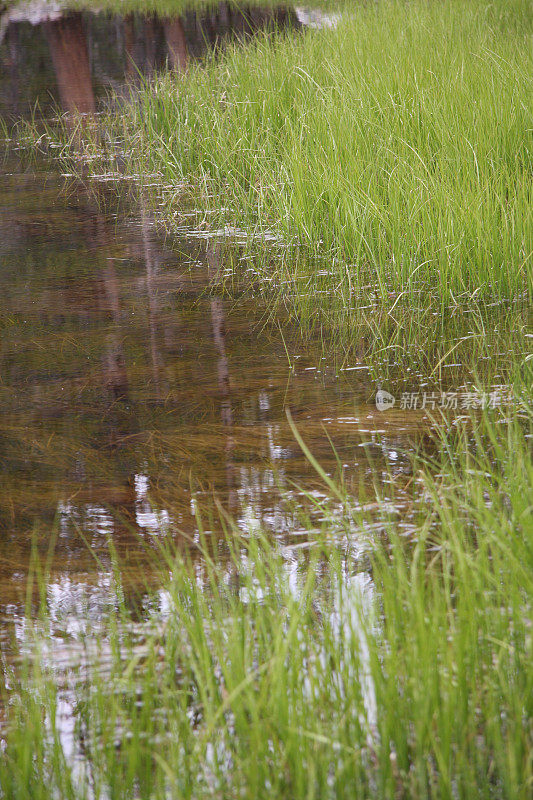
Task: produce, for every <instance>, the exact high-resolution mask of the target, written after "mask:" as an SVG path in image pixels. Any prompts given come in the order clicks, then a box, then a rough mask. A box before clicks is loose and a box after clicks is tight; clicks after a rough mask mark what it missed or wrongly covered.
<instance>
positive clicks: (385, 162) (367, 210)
mask: <svg viewBox="0 0 533 800" xmlns="http://www.w3.org/2000/svg"><path fill="white" fill-rule="evenodd" d="M529 12H530V6H529V3H527V2H525V1H524V2H523V1H522V0H513V2H507V1H506V2H502V1H501V0H498V2H495V3H488V2H486V0H474V2H471V1H469V2H461V0H458V1H456V2H429V3H427V2H414V3H404V2H395V1H394V0H391V2H383V3H377V4H374V3H369V4H364V5H362V6H357V8H356V10H355V11H354V13H353V14H352V15H345V18H344V20H343V22H342V23H341V24H339V26H338V27H337V29H336V30H318V31H317V30H312V31H306V32H305V33H302V34H301V35H299V36H296V37H295V36H293V35H291V36H287V37H282V36H280V37H278V38H277V39H276V40H274V41H272V39H271V38H268V37H267V38H264V39H261V38H260V39H259V40H257V39H256V40H254V41H253V42H252V43H250V44H249V45H248V46H246V47H244V48H241V47H239V48H235V49H233V50H230V51H229V52H228V53H226V54H225V55H224V56H223V58H222V59H221V61H213V63H211V64H209V65H208V66H207V67H205V66H202V67H198V68H193V69H191V71H190V72H189V74H187V75H186V76H180V77H176V75H175V74H171V73H168V74H167V75H166V76H165V77H163V78H162V79H160V80H158V81H157V82H156V83H155V85H149V86H147V87H146V89H145V91H144V92H141V95H140V97H139V100H138V102H136V103H133V104H132V105H131V106H130V107H129V109H128V110H126V112H125V113H124V115H121V122H123V124H124V127H123V131H122V132H123V136H124V142H125V148H126V151H127V154H128V156H127V157H128V159H130V158H131V164H132V166H133V168H134V169H135V171H137V172H139V173H149V174H154V173H159V174H160V176H161V180H162V182H163V183H164V184H165V185H166V186H170V187H172V186H173V187H175V188H174V191H173V192H170V193H168V195H167V201H166V214H167V218H168V219H171V220H172V219H174V220H175V219H176V217H177V219H178V221H179V218H180V217H179V214H180V208H181V207H183V203H184V201H185V200H186V198H189V200H190V199H191V198H192V199H193V201H194V202H195V203H196V204H197V205H198V204H199V206H200V209H204V210H205V209H207V210H210V211H215V212H216V211H217V210H218V211H220V208H221V206H223V207H224V211H223V212H221V213H220V217H221V218H219V219H217V220H216V223H215V224H217V225H218V224H220V222H221V220H222V221H225V222H228V223H231V224H233V225H238V226H239V227H240V228H243V227H244V228H247V229H249V230H250V229H254V230H255V231H256V233H259V234H261V233H262V232H263V233H264V232H265V231H267V230H268V231H274V232H275V233H276V234H278V235H279V236H280V237H281V238H282V239H283V240H285V241H287V242H290V243H298V244H299V245H300V246H304V247H305V248H307V250H308V251H310V252H313V253H316V252H318V253H322V254H325V255H326V256H327V258H328V259H329V262H330V263H329V265H328V269H331V271H332V275H331V278H330V279H329V281H326V282H325V283H326V286H327V288H328V290H329V291H330V292H332V293H336V292H338V291H339V287H344V289H345V290H346V291H348V290H350V289H352V290H354V289H357V287H361V286H366V285H367V284H369V283H370V284H371V285H372V286H377V287H378V291H379V294H380V296H381V297H382V298H387V297H388V295H389V293H390V292H406V293H407V294H411V293H412V292H413V291H414V292H417V291H420V290H422V291H426V292H428V293H435V294H436V295H437V296H439V297H444V298H446V299H447V300H450V299H453V298H454V297H455V296H456V295H457V294H461V293H467V294H470V295H472V294H475V295H476V296H479V295H484V296H491V297H494V296H497V297H502V296H509V295H513V296H517V295H522V294H523V293H528V294H530V293H531V261H530V256H531V251H532V243H533V237H532V230H533V227H532V216H531V181H530V176H531V150H530V143H531V140H530V135H531V134H530V131H531V120H532V114H531V111H532V107H531V96H532V92H531V74H532V60H531V48H530V41H531V39H530V37H531V25H532V23H531V20H532V17H531V14H530V13H529ZM289 258H290V256H289ZM332 262H333V266H331V264H332ZM274 269H275V267H274ZM275 278H276V273H274V274H273V279H274V280H275Z"/></svg>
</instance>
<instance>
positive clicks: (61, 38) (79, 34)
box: [43, 13, 96, 114]
mask: <svg viewBox="0 0 533 800" xmlns="http://www.w3.org/2000/svg"><path fill="white" fill-rule="evenodd" d="M43 28H44V31H45V34H46V39H47V41H48V46H49V48H50V54H51V56H52V62H53V65H54V71H55V74H56V79H57V86H58V89H59V96H60V98H61V105H62V106H63V108H64V109H65V111H78V112H80V113H82V114H91V113H94V111H95V110H96V103H95V99H94V91H93V86H92V81H91V69H90V66H89V53H88V50H87V41H86V38H85V30H84V26H83V21H82V16H81V13H74V14H68V15H67V16H65V17H62V18H61V19H59V20H57V21H54V22H50V21H48V22H45V23H44V25H43Z"/></svg>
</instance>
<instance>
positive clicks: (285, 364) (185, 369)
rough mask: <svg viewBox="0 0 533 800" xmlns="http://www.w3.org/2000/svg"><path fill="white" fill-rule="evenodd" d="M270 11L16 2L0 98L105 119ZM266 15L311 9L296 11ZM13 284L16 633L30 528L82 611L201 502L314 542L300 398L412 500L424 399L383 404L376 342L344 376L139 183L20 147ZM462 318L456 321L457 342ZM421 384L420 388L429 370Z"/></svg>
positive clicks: (1, 274)
mask: <svg viewBox="0 0 533 800" xmlns="http://www.w3.org/2000/svg"><path fill="white" fill-rule="evenodd" d="M273 14H274V12H272V11H258V10H254V11H253V12H252V11H244V12H240V13H238V14H237V13H236V12H235V11H231V10H229V8H228V6H227V5H226V4H224V3H221V4H220V6H219V8H218V10H215V11H214V12H211V13H209V14H207V13H206V14H204V15H194V14H188V15H184V16H183V17H181V18H178V19H176V20H168V19H158V18H156V17H154V16H149V17H148V16H146V17H140V16H129V17H125V18H118V17H110V16H106V15H88V14H81V13H76V14H67V15H62V14H61V12H60V11H59V10H56V11H53V13H52V12H49V13H47V14H45V15H41V16H39V14H38V13H37V12H36V13H35V15H34V16H31V14H29V13H27V14H26V17H25V16H24V14H22V13H19V15H18V17H17V14H16V13H15V12H10V16H9V18H8V17H7V16H6V17H5V18H4V23H3V26H2V35H3V44H2V46H1V49H0V64H1V69H2V72H1V76H0V110H1V113H2V114H3V116H4V118H5V119H7V120H10V121H12V120H14V119H15V120H16V119H17V118H20V117H23V116H25V115H28V113H29V112H30V110H31V108H32V107H33V106H34V105H35V103H36V101H38V102H39V104H40V108H41V113H49V112H51V109H52V104H53V103H59V104H60V105H61V106H62V108H63V109H64V110H66V111H70V110H72V109H74V108H77V109H78V110H81V111H85V112H92V111H94V110H96V109H97V107H98V103H99V99H100V98H102V97H103V96H104V95H105V91H106V90H107V89H109V88H111V89H113V90H116V91H119V92H121V91H126V90H127V91H130V90H131V82H132V81H133V82H134V81H135V80H136V79H138V76H139V74H144V75H148V76H150V75H151V74H152V73H153V72H154V71H155V70H157V69H159V68H162V67H163V66H164V65H165V64H166V63H168V64H169V65H170V66H171V68H175V69H181V68H183V67H184V65H185V64H186V63H187V61H188V59H189V58H196V57H200V56H201V55H202V54H203V53H204V52H205V50H206V48H207V47H212V46H214V45H220V44H221V43H223V42H225V41H227V40H228V39H229V38H230V37H231V36H235V35H240V36H242V35H249V34H250V33H251V32H252V31H253V30H254V28H261V27H264V26H266V25H268V24H270V23H271V22H272V19H273ZM275 18H276V21H277V22H278V23H280V22H281V23H283V24H286V25H290V26H293V27H297V26H298V25H299V24H300V22H299V18H298V16H297V15H296V13H295V12H292V11H289V10H281V11H280V10H278V11H276V12H275ZM126 87H127V89H126ZM230 251H231V257H232V261H233V262H234V261H235V259H236V258H237V259H239V258H240V259H243V261H242V264H243V269H242V274H243V285H242V286H241V287H239V285H238V284H237V285H236V284H235V282H232V283H231V290H229V289H227V288H224V281H223V278H224V276H225V270H226V258H227V256H228V253H229V252H230ZM0 284H1V290H2V306H1V309H0V333H1V337H2V338H1V350H0V407H1V416H0V459H1V464H0V468H1V471H0V541H1V557H0V619H1V621H2V622H1V624H2V629H1V631H2V633H1V635H2V637H3V638H4V637H7V635H8V633H9V632H10V631H12V629H13V623H14V624H15V627H16V628H17V626H18V628H20V625H21V624H22V622H23V620H24V617H25V615H26V614H27V613H28V608H30V609H31V608H33V609H35V604H36V602H37V596H36V595H35V597H34V602H33V605H32V604H31V603H30V606H29V607H28V605H27V603H26V600H27V597H26V593H27V578H28V571H29V567H30V561H31V558H30V556H31V551H32V543H34V544H35V546H36V547H37V551H38V553H39V554H40V556H41V557H42V558H44V557H45V555H46V553H47V552H48V549H49V546H50V540H51V531H55V532H56V534H57V537H56V538H54V548H55V555H54V558H53V567H52V570H51V574H50V578H49V585H48V587H47V600H48V604H49V607H50V610H51V612H52V613H53V614H54V615H56V617H58V618H59V617H61V618H62V619H63V620H65V619H68V621H69V625H70V626H75V625H76V624H81V623H82V621H87V620H91V621H93V622H94V621H96V620H97V619H98V616H99V615H100V614H101V613H102V610H103V609H104V608H105V607H106V605H108V604H109V603H110V602H112V599H111V598H110V591H109V586H110V582H111V574H112V567H111V562H110V556H109V550H108V545H109V540H110V538H111V539H112V542H113V545H114V547H115V548H116V550H117V552H118V555H119V558H120V562H121V564H122V566H123V570H124V580H125V582H126V585H127V586H130V587H131V591H132V597H137V596H138V591H139V590H140V588H139V587H144V585H145V583H146V580H147V575H146V571H145V569H144V567H143V563H145V562H144V559H145V556H144V553H145V551H146V548H148V550H149V549H150V547H151V543H152V542H154V541H156V540H157V539H158V537H161V536H162V535H167V534H170V535H171V536H172V537H173V538H174V540H175V541H176V542H183V543H184V545H185V544H187V543H188V542H189V541H191V540H193V541H194V540H195V538H197V536H198V522H197V515H198V513H199V512H200V513H202V514H203V516H204V527H205V529H206V531H207V533H208V535H210V536H212V539H213V550H214V551H215V552H216V550H217V548H219V547H220V557H223V546H222V544H221V543H220V542H221V540H220V539H219V537H218V533H219V530H220V526H219V523H218V522H217V518H218V517H217V515H216V514H210V510H213V509H214V507H215V502H216V501H218V502H220V504H221V505H222V507H223V508H224V509H225V510H227V511H228V512H229V513H230V514H231V515H232V517H233V518H234V519H235V520H236V522H237V525H238V526H239V528H240V529H242V530H243V531H249V530H254V529H255V528H257V527H259V526H262V527H264V528H265V529H266V530H267V531H268V532H269V533H270V534H271V535H272V536H276V537H279V538H280V540H281V541H283V542H284V543H285V544H286V545H287V546H288V547H290V546H293V547H297V546H299V545H300V544H301V543H303V542H304V541H305V537H306V536H307V528H306V527H305V525H303V523H302V518H301V517H302V513H303V512H305V513H306V514H310V515H311V519H312V520H313V521H314V522H315V523H316V524H317V525H320V524H321V521H322V513H323V512H322V511H321V510H320V509H315V510H314V511H313V506H312V502H311V500H312V499H313V498H314V499H315V500H320V499H321V498H325V497H326V493H325V489H324V486H323V484H322V482H321V480H320V478H319V476H318V475H317V474H316V473H315V471H314V469H313V468H312V466H311V465H310V464H309V463H308V462H307V460H306V458H305V457H304V456H303V454H302V452H301V450H300V448H299V446H298V444H297V442H296V441H295V439H294V436H293V434H292V432H291V430H290V427H289V423H288V421H287V416H286V411H287V409H290V411H291V414H292V417H293V419H294V421H295V423H296V425H297V426H298V429H299V430H300V433H301V435H302V436H303V438H304V439H305V441H306V442H307V444H308V445H309V447H310V449H311V450H312V452H313V453H314V455H315V457H316V458H317V459H318V461H319V462H320V463H321V464H322V466H323V467H324V469H325V470H326V471H327V472H328V473H330V474H337V473H338V472H339V470H341V471H342V472H343V475H344V480H345V482H346V484H347V486H348V488H349V489H351V491H352V492H353V493H354V494H355V495H358V494H359V493H360V491H361V487H365V486H366V490H367V494H368V495H370V496H372V493H373V486H374V480H375V476H376V474H378V475H381V480H382V491H383V493H384V494H385V495H386V494H387V492H388V491H389V489H388V487H389V485H390V481H391V480H392V479H394V480H395V481H397V483H398V486H399V491H400V495H401V488H402V485H403V483H407V482H408V481H409V479H410V466H409V465H410V461H409V454H410V453H411V452H412V451H413V449H414V448H417V447H419V446H421V445H422V444H424V442H427V441H428V436H427V434H428V431H429V428H430V420H429V414H428V408H429V407H428V408H426V409H425V410H422V409H414V408H411V409H405V408H404V409H402V408H401V407H400V406H399V404H396V406H395V407H394V408H388V409H386V410H385V411H381V410H379V409H378V408H377V407H376V392H377V390H378V389H379V388H380V385H379V384H378V383H377V382H376V381H375V380H374V379H373V378H372V377H371V376H372V374H373V373H372V371H371V369H370V365H369V364H367V363H366V362H365V359H364V357H363V356H362V357H361V358H360V359H359V360H357V361H352V362H350V363H349V364H348V365H347V366H345V368H344V369H341V370H338V369H337V367H336V366H334V365H333V362H331V363H330V362H329V360H328V358H327V357H326V356H325V355H324V348H323V340H322V339H321V338H320V337H317V338H316V339H313V338H312V337H311V338H310V339H308V340H306V341H303V339H302V337H301V335H300V332H299V330H298V327H297V326H296V325H295V324H294V323H293V322H291V320H290V319H289V318H288V317H287V314H283V313H281V312H278V313H277V315H274V316H272V314H271V313H267V309H266V308H265V306H264V304H263V302H262V301H261V300H260V299H258V298H254V297H253V295H251V294H250V293H249V292H247V291H246V260H245V257H244V255H243V253H241V252H240V251H239V248H238V246H237V245H235V244H232V243H230V242H225V241H224V240H221V239H220V238H217V237H212V238H208V237H205V236H204V237H202V236H199V235H195V234H194V232H190V234H184V235H183V237H182V238H179V239H176V238H174V239H169V238H165V236H164V235H163V233H162V231H161V230H159V228H158V226H157V224H156V221H155V219H154V217H153V214H152V212H151V210H150V208H149V205H148V203H147V202H143V200H142V199H141V200H139V198H138V196H135V194H133V195H131V196H129V197H128V199H123V200H121V201H119V196H118V194H117V192H116V191H115V190H114V188H113V186H109V187H107V186H106V185H105V184H98V185H95V184H89V185H82V184H80V183H79V182H76V181H73V180H72V179H69V178H65V177H64V176H62V174H61V167H60V165H59V164H57V163H55V162H54V161H53V160H51V159H45V158H44V157H41V156H36V157H35V158H34V159H33V160H31V161H30V160H28V157H27V154H24V153H21V152H20V151H17V149H16V148H13V147H11V148H10V149H9V150H8V148H7V147H6V154H5V158H4V160H3V162H2V165H1V174H0ZM496 313H497V312H496V311H494V314H496ZM520 313H521V312H520ZM520 313H518V318H519V319H520ZM470 327H471V321H470V318H467V317H466V315H465V319H464V321H463V323H462V327H461V326H459V329H458V331H457V333H456V337H457V340H458V341H459V340H460V339H461V338H462V337H467V336H468V335H469V334H470ZM511 327H512V326H511ZM487 329H488V330H489V329H490V330H491V331H492V332H493V333H494V331H495V330H496V329H497V325H495V324H492V323H491V324H490V326H487ZM500 355H501V356H502V358H503V359H505V357H506V354H505V352H503V351H502V352H501V353H500ZM485 358H487V359H488V358H489V356H487V355H485ZM337 366H338V365H337ZM494 374H495V380H496V383H497V379H498V375H497V372H496V370H495V371H494ZM462 377H463V380H464V378H465V376H464V375H463V376H462ZM411 380H412V383H413V382H414V383H413V385H412V386H411V389H412V391H414V390H415V389H416V388H417V387H424V386H425V385H427V384H426V383H424V376H423V375H422V376H420V375H419V376H412V378H411ZM456 385H457V386H458V385H459V384H456ZM487 388H491V387H487ZM499 388H500V389H501V386H500V387H499ZM371 461H372V463H373V464H374V467H375V466H377V467H378V472H377V473H376V472H375V471H373V470H372V469H371V466H370V462H371ZM309 495H310V496H311V500H310V498H309ZM406 525H408V522H407V521H406ZM88 545H89V547H88ZM95 555H97V556H98V559H99V560H98V561H97V560H95V558H94V556H95Z"/></svg>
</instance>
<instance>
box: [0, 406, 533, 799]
mask: <svg viewBox="0 0 533 800" xmlns="http://www.w3.org/2000/svg"><path fill="white" fill-rule="evenodd" d="M528 413H529V412H528ZM502 421H503V420H500V419H491V418H489V416H486V417H485V418H484V420H483V423H482V425H481V427H480V428H479V429H478V432H477V433H474V434H473V439H470V440H469V438H468V436H467V434H466V432H464V433H458V434H457V435H456V436H455V437H453V438H452V437H450V436H443V438H442V441H441V446H440V450H439V453H440V455H439V456H438V458H437V460H436V463H435V464H434V465H433V469H429V468H428V467H427V466H426V467H424V468H423V469H422V470H419V469H418V470H417V471H416V472H415V478H414V480H413V511H412V517H411V521H412V522H413V523H415V524H416V537H415V538H414V539H413V538H411V537H406V536H405V534H404V531H405V528H404V527H403V524H402V520H398V518H397V517H396V516H395V515H394V513H391V512H390V510H389V509H390V506H388V505H387V506H385V505H383V507H382V510H381V514H380V516H379V525H377V526H376V518H375V516H373V517H372V518H370V516H369V514H368V512H365V511H364V510H361V507H360V506H358V508H359V511H357V512H355V511H354V512H352V511H350V507H351V506H350V501H349V498H347V497H345V496H344V495H343V492H342V490H341V489H339V488H338V487H335V486H333V485H332V484H331V482H330V480H329V479H328V478H327V476H324V478H325V480H326V482H327V483H329V484H330V489H331V491H332V493H333V494H334V495H335V496H336V497H337V499H338V497H342V499H343V501H344V502H345V504H346V515H345V524H346V533H347V537H346V539H345V540H343V539H342V538H341V539H339V538H336V539H335V541H333V540H332V539H331V538H329V537H328V534H327V530H326V532H325V535H324V536H322V537H320V536H317V537H316V538H315V539H314V546H313V547H311V548H310V549H308V550H307V551H302V550H298V549H296V550H293V551H288V550H284V549H279V548H278V547H276V546H275V545H273V544H272V543H269V541H268V540H267V539H265V538H262V537H261V536H260V535H254V536H250V537H242V536H239V535H238V534H237V532H236V531H234V530H233V528H232V527H231V524H230V523H229V522H228V530H227V534H228V535H227V540H226V546H227V550H228V553H229V556H230V557H229V559H228V560H227V561H226V562H225V566H222V565H217V564H215V563H214V562H213V560H212V559H211V557H210V553H212V550H210V549H209V548H206V549H205V552H204V560H203V562H202V565H201V566H198V564H196V566H195V567H194V568H193V566H192V564H191V563H189V562H188V559H187V557H183V556H181V557H180V556H178V555H176V554H175V553H173V552H172V551H169V550H166V549H165V548H162V550H161V553H160V560H161V561H160V563H161V565H162V568H163V571H164V572H166V577H165V578H162V580H163V581H164V583H163V588H162V589H161V590H160V591H159V592H157V593H155V594H152V595H151V600H150V601H148V602H146V603H145V607H144V612H143V613H144V616H145V617H146V618H147V623H146V625H145V626H144V627H143V628H142V630H141V634H139V630H138V624H137V626H134V625H133V619H134V618H135V619H138V616H137V617H134V615H132V613H131V612H130V611H128V610H127V609H126V606H125V603H124V602H123V601H121V600H120V597H121V594H120V591H119V587H117V598H118V600H117V611H116V613H114V614H113V613H111V614H110V617H109V619H108V620H107V623H106V629H105V633H104V635H103V636H102V638H101V639H100V643H99V644H100V653H99V656H96V658H95V657H94V655H93V657H92V659H91V658H89V666H88V667H87V668H85V669H84V670H83V671H80V670H79V669H78V670H71V671H69V670H63V671H62V670H58V668H57V666H56V667H55V668H54V666H53V665H52V667H51V666H50V656H48V657H47V655H46V652H44V653H42V654H41V658H40V659H39V658H38V659H37V660H36V661H35V662H34V666H33V668H30V667H28V668H27V669H28V671H27V672H26V673H24V671H23V672H22V677H20V675H19V677H18V678H17V677H16V675H15V674H13V673H11V674H10V675H9V684H10V687H11V697H10V699H9V705H8V713H9V725H8V728H7V731H6V732H5V733H4V745H3V749H4V752H3V757H2V759H1V760H0V787H1V788H0V791H1V792H2V793H3V796H5V797H17V798H20V800H23V798H31V799H32V800H36V798H49V797H53V796H60V797H68V798H78V797H95V798H103V797H113V798H132V797H142V798H143V800H148V798H163V797H195V798H204V797H205V798H207V797H219V798H220V797H227V798H230V797H231V798H234V797H246V798H248V797H249V798H252V797H254V798H255V797H262V796H265V795H268V796H269V797H272V798H291V800H294V799H295V798H309V797H315V798H322V799H324V798H342V797H346V798H350V799H351V798H353V797H373V798H387V799H388V798H392V797H405V798H429V797H431V798H451V797H454V798H465V800H466V798H468V800H471V799H472V798H498V800H501V798H509V799H511V798H512V799H513V800H516V798H524V800H525V798H527V797H529V796H530V790H531V781H532V778H533V775H532V764H531V752H532V744H533V742H532V730H531V719H532V712H533V708H532V707H531V698H532V697H533V692H532V689H533V672H532V670H531V656H532V652H531V651H532V639H531V629H530V617H531V596H532V590H533V581H532V574H533V571H532V567H533V529H532V523H531V507H532V504H533V495H532V489H531V487H532V486H533V470H532V464H531V458H530V436H531V431H530V428H529V427H528V423H527V421H526V422H524V420H522V419H519V418H518V417H517V418H516V419H515V420H514V421H513V422H511V423H510V424H506V425H502V424H500V423H501V422H502ZM302 446H303V447H304V449H305V444H304V443H303V442H302ZM452 453H453V455H452ZM309 455H310V454H309ZM421 466H423V465H421V464H419V465H418V467H421ZM435 467H436V470H435ZM317 468H318V470H319V471H320V467H318V466H317ZM371 523H372V524H371ZM298 554H299V555H298ZM47 658H48V661H47ZM104 662H105V664H107V666H105V664H104ZM47 665H48V666H47Z"/></svg>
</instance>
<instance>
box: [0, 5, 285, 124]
mask: <svg viewBox="0 0 533 800" xmlns="http://www.w3.org/2000/svg"><path fill="white" fill-rule="evenodd" d="M299 24H300V23H299V22H298V18H297V15H296V13H295V12H294V11H292V10H291V9H289V8H284V7H276V8H265V9H262V8H258V7H252V6H247V5H246V4H243V5H241V4H235V3H231V2H221V3H219V4H218V5H216V6H214V7H213V8H211V9H209V10H207V9H206V10H204V11H196V12H195V11H190V12H186V13H184V14H182V15H181V16H175V17H164V16H157V15H155V14H153V13H150V14H144V15H142V14H126V15H124V16H116V15H110V14H105V13H90V12H85V11H84V12H81V11H61V9H60V6H59V5H55V4H46V3H42V2H33V3H27V4H26V3H25V4H20V5H19V6H15V7H14V8H11V9H9V10H7V11H5V12H4V13H3V14H2V15H1V16H0V113H3V114H4V115H9V116H13V117H20V116H22V115H24V114H26V113H28V112H29V111H30V110H31V109H32V108H33V107H34V105H35V103H36V102H37V101H38V102H39V104H40V106H41V107H42V108H46V107H47V106H48V105H49V103H50V96H52V97H53V99H55V100H56V101H57V102H58V103H59V104H60V106H61V107H62V108H63V110H65V111H68V112H71V111H74V110H77V111H79V112H82V113H92V112H94V111H95V110H96V108H97V106H98V99H99V98H100V97H102V96H103V95H104V94H105V90H106V89H109V88H111V89H113V90H114V91H120V90H121V89H122V88H123V87H126V86H127V85H130V84H131V83H132V82H135V81H137V80H139V79H140V77H141V76H146V77H150V76H151V75H153V74H154V72H155V71H156V70H159V69H162V68H164V67H165V66H166V65H167V64H168V66H169V67H170V68H171V69H174V70H176V71H178V72H181V71H183V70H185V69H187V67H188V65H189V63H190V61H191V59H198V58H201V57H202V56H204V54H205V53H206V51H207V50H210V49H217V48H221V47H224V45H225V44H226V43H227V42H228V41H231V40H232V39H236V38H242V37H243V36H250V35H252V34H253V33H255V32H257V31H260V30H265V29H269V28H274V27H276V28H280V27H297V26H298V25H299Z"/></svg>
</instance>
